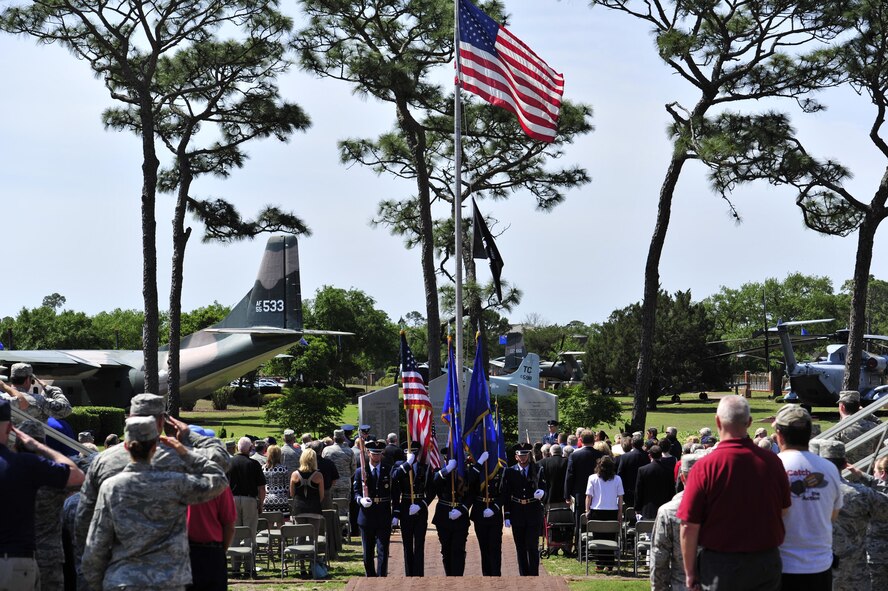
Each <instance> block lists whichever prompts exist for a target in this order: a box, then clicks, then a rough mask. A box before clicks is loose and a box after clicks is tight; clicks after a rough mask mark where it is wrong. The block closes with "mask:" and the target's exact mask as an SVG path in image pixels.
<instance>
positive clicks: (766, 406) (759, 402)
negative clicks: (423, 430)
mask: <svg viewBox="0 0 888 591" xmlns="http://www.w3.org/2000/svg"><path fill="white" fill-rule="evenodd" d="M719 394H720V393H718V392H714V393H713V392H710V399H709V401H706V402H704V401H701V400H699V398H698V396H697V394H696V393H690V394H683V395H682V402H677V403H674V402H671V401H669V400H668V399H662V400H660V401H659V404H658V405H657V409H656V410H653V411H648V415H647V425H648V426H650V427H656V428H657V429H658V430H659V431H660V432H661V433H662V432H663V429H664V428H665V427H668V426H673V427H676V428H677V429H678V432H679V435H680V436H681V437H680V440H681V441H684V438H685V436H687V435H690V434H692V433H693V434H696V433H698V431H699V430H700V428H701V427H709V428H711V429H712V431H713V433H715V409H716V406H717V405H718V400H717V399H715V398H714V397H715V396H718V395H719ZM721 394H723V393H721ZM617 400H619V401H620V404H621V405H622V407H623V414H622V421H621V424H619V425H617V426H610V425H595V426H594V428H595V429H603V430H604V431H605V432H606V433H607V434H608V435H610V436H611V437H613V436H614V434H616V432H617V430H618V429H622V422H627V421H629V419H630V418H631V416H632V398H631V397H628V396H620V397H617ZM749 403H750V407H751V409H752V420H753V423H752V427H751V428H750V435H751V434H752V433H753V432H754V431H755V429H757V428H758V427H765V428H766V429H768V431H769V432H770V431H771V422H772V421H773V419H774V415H775V414H776V413H777V410H778V409H779V408H780V406H781V403H779V402H774V401H773V400H768V398H767V397H766V395H765V394H764V393H760V392H756V393H753V395H752V398H751V399H750V400H749ZM182 418H183V420H184V421H186V422H188V423H195V424H197V425H200V426H202V427H210V428H211V429H214V430H215V431H216V434H217V435H218V434H219V432H220V430H221V429H222V427H224V428H225V431H226V439H236V438H239V437H242V436H244V435H246V434H250V435H255V436H256V437H267V436H269V435H273V436H275V437H277V438H278V439H280V437H281V432H282V431H283V429H284V427H283V426H281V425H273V424H267V423H266V422H265V413H264V412H263V410H262V409H257V408H255V407H248V406H229V407H228V410H225V411H216V410H213V407H212V405H211V403H210V402H209V401H208V400H200V401H199V402H198V403H197V406H196V407H195V409H194V410H193V411H190V412H183V413H182ZM838 419H839V413H838V410H831V409H828V408H815V409H814V421H815V423H819V424H820V425H821V428H822V429H823V430H826V429H828V428H829V427H831V426H832V425H834V424H835V423H836V422H837V421H838ZM341 421H342V422H343V423H352V424H354V425H357V424H358V405H357V404H349V405H347V406H346V407H345V410H344V411H343V413H342V416H341Z"/></svg>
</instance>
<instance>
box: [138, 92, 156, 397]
mask: <svg viewBox="0 0 888 591" xmlns="http://www.w3.org/2000/svg"><path fill="white" fill-rule="evenodd" d="M147 94H148V93H147V92H146V93H145V95H146V96H147ZM139 118H140V121H141V125H142V129H141V133H142V299H143V302H144V306H145V325H144V326H143V328H142V355H143V358H144V363H145V392H151V393H156V392H159V391H160V378H159V376H158V359H157V357H158V352H157V351H158V347H159V336H158V333H159V330H160V328H159V324H160V318H159V314H158V310H157V244H156V240H157V238H156V235H157V221H156V220H155V217H154V208H155V197H156V195H157V169H158V168H159V167H160V161H159V160H158V159H157V152H156V150H155V146H154V112H153V107H152V104H151V101H150V100H147V99H146V100H143V101H142V103H141V104H140V105H139Z"/></svg>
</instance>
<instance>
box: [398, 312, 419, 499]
mask: <svg viewBox="0 0 888 591" xmlns="http://www.w3.org/2000/svg"><path fill="white" fill-rule="evenodd" d="M404 335H405V332H404V331H403V330H402V331H401V337H402V338H403V337H404ZM399 369H400V373H401V393H402V394H403V395H404V421H405V422H406V423H407V453H410V447H411V446H412V443H411V442H410V411H409V410H408V409H407V392H406V391H405V390H404V360H403V359H402V360H401V365H400V368H399ZM417 459H418V458H417V457H416V456H414V458H413V461H414V463H415V462H416V461H417ZM409 468H410V469H409V470H407V477H408V479H409V481H410V504H411V505H413V504H414V503H415V502H416V500H415V495H414V491H413V466H409Z"/></svg>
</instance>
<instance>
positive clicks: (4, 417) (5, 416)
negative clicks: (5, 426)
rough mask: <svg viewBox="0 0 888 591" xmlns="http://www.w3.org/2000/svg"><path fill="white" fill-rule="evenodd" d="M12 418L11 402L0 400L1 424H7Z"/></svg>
mask: <svg viewBox="0 0 888 591" xmlns="http://www.w3.org/2000/svg"><path fill="white" fill-rule="evenodd" d="M11 418H12V408H11V407H10V406H9V401H8V400H6V399H5V398H0V422H7V421H9V420H10V419H11Z"/></svg>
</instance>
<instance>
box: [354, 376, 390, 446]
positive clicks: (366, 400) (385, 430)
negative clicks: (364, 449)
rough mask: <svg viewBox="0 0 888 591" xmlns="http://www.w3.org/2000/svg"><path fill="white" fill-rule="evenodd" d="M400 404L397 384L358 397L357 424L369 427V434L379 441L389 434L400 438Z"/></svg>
mask: <svg viewBox="0 0 888 591" xmlns="http://www.w3.org/2000/svg"><path fill="white" fill-rule="evenodd" d="M400 404H401V401H400V398H399V397H398V385H397V384H393V385H391V386H388V387H387V388H383V389H381V390H377V391H375V392H370V393H369V394H364V395H363V396H360V397H358V424H361V425H370V427H371V428H370V434H371V435H374V436H375V437H377V438H379V439H384V438H385V436H386V435H388V434H389V433H398V434H399V436H400V433H401V425H400V421H399V420H398V419H399V417H398V407H399V405H400Z"/></svg>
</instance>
